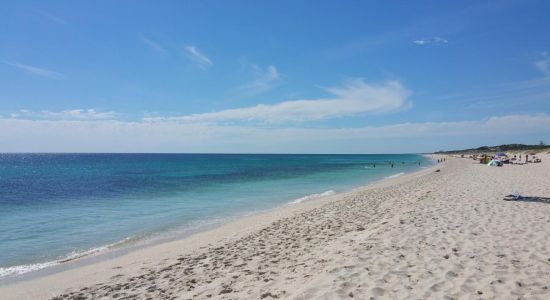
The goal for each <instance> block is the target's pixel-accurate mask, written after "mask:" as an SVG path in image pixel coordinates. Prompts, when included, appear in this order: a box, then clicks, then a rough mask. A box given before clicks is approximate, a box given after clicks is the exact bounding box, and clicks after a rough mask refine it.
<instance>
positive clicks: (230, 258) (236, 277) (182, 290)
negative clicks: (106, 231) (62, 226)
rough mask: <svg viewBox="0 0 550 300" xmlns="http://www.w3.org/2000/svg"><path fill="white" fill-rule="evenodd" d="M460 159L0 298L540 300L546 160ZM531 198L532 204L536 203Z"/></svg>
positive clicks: (544, 277)
mask: <svg viewBox="0 0 550 300" xmlns="http://www.w3.org/2000/svg"><path fill="white" fill-rule="evenodd" d="M540 157H541V158H542V163H537V164H528V165H505V166H504V167H488V166H485V165H482V164H479V163H478V162H475V161H473V160H471V159H467V158H455V157H446V162H445V163H441V164H438V165H435V166H433V167H431V168H428V169H424V170H422V171H419V172H416V173H413V174H408V175H404V176H401V177H398V178H392V179H388V180H384V181H381V182H378V183H375V184H372V185H369V186H366V187H363V188H360V189H357V190H354V191H352V192H349V193H346V194H339V195H334V196H330V197H326V198H322V199H316V200H313V201H307V202H303V203H300V204H297V205H292V206H287V207H284V208H280V209H276V210H273V211H270V212H267V213H262V214H258V215H253V216H250V217H246V218H242V219H239V220H237V221H234V222H231V223H229V224H226V225H224V226H221V227H219V228H216V229H213V230H210V231H207V232H202V233H199V234H195V235H193V236H190V237H188V238H185V239H182V240H178V241H173V242H168V243H164V244H160V245H156V246H152V247H148V248H145V249H140V250H136V251H133V252H130V253H128V254H125V255H123V256H120V257H116V258H114V259H109V260H104V261H101V262H97V263H94V264H91V265H85V266H81V267H77V268H71V269H69V270H66V271H63V272H59V273H55V274H51V275H48V276H44V277H39V278H35V279H31V280H27V281H21V282H17V283H14V284H9V285H5V286H2V287H0V298H2V299H48V298H55V299H65V298H69V299H101V298H104V299H111V298H116V299H134V298H136V299H273V298H291V299H313V298H315V299H335V298H348V299H349V298H356V299H370V298H372V297H373V298H375V299H385V298H389V299H426V298H433V299H518V298H519V299H524V298H525V299H527V298H528V299H548V298H550V203H546V202H544V201H504V200H503V197H504V196H506V195H508V194H511V193H513V192H515V191H518V192H519V193H521V195H523V196H533V197H550V155H548V154H546V155H541V156H540ZM534 200H537V199H534Z"/></svg>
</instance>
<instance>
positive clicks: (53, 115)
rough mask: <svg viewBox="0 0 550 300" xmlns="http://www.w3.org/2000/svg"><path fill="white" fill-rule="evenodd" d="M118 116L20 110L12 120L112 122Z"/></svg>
mask: <svg viewBox="0 0 550 300" xmlns="http://www.w3.org/2000/svg"><path fill="white" fill-rule="evenodd" d="M119 115H120V114H118V113H116V112H112V111H107V112H101V111H96V110H95V109H93V108H90V109H68V110H62V111H47V110H43V111H39V112H35V111H30V110H27V109H21V110H19V111H18V112H16V113H12V114H11V115H10V116H11V117H12V118H19V119H27V120H28V119H47V120H113V119H116V118H117V117H118V116H119Z"/></svg>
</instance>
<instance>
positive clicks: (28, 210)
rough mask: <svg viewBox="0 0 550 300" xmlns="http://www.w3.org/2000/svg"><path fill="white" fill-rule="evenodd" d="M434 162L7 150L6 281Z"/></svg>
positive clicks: (1, 203)
mask: <svg viewBox="0 0 550 300" xmlns="http://www.w3.org/2000/svg"><path fill="white" fill-rule="evenodd" d="M392 164H393V167H392ZM430 164H431V161H430V160H429V159H428V158H427V157H424V156H422V155H415V154H404V155H298V154H0V280H1V279H2V278H10V277H17V276H19V275H21V274H25V273H28V272H31V271H36V270H40V269H44V268H47V267H50V266H55V265H59V264H62V263H63V262H65V261H69V260H71V259H74V258H77V257H84V256H87V255H92V254H97V253H101V252H106V251H109V250H112V249H117V248H123V247H128V246H130V245H135V244H140V243H141V244H144V245H145V244H147V243H152V242H154V241H163V240H168V239H175V238H180V237H184V236H186V235H189V234H191V233H194V232H197V231H201V230H204V229H206V228H211V227H213V226H217V225H219V224H222V223H224V222H227V221H229V220H231V219H234V218H238V217H240V216H244V215H249V214H253V213H256V212H260V211H265V210H268V209H272V208H276V207H279V206H283V205H293V204H295V203H298V202H302V201H315V198H318V197H322V196H328V195H331V194H334V193H340V192H345V191H348V190H351V189H353V188H355V187H358V186H361V185H366V184H368V183H371V182H373V181H377V180H381V179H384V178H391V177H397V176H400V175H402V174H405V173H409V172H413V171H415V170H418V169H419V168H422V167H426V166H428V165H430Z"/></svg>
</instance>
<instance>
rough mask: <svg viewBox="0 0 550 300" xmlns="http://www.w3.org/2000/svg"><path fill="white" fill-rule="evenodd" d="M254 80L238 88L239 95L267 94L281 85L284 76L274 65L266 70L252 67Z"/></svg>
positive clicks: (255, 66)
mask: <svg viewBox="0 0 550 300" xmlns="http://www.w3.org/2000/svg"><path fill="white" fill-rule="evenodd" d="M252 71H253V73H254V80H252V81H251V82H249V83H247V84H245V85H243V86H241V87H239V88H237V92H238V93H239V94H244V95H257V94H260V93H263V92H266V91H268V90H270V89H272V88H273V87H275V86H276V85H277V84H279V83H280V81H281V77H282V75H281V74H280V73H279V71H277V68H276V67H275V66H273V65H269V66H268V67H267V68H266V69H265V70H264V69H262V68H260V67H259V66H257V65H252Z"/></svg>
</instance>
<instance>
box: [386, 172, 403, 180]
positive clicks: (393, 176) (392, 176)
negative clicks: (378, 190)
mask: <svg viewBox="0 0 550 300" xmlns="http://www.w3.org/2000/svg"><path fill="white" fill-rule="evenodd" d="M403 175H405V173H403V172H401V173H397V174H393V175H391V176H388V177H386V179H392V178H397V177H399V176H403Z"/></svg>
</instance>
